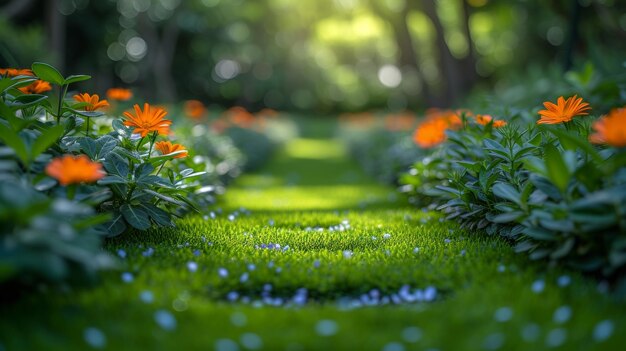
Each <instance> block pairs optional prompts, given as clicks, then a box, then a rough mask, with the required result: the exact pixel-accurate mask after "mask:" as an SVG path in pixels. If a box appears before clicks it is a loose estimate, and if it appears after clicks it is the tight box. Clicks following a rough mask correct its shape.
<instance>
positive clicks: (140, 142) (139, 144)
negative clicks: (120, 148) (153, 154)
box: [137, 137, 144, 151]
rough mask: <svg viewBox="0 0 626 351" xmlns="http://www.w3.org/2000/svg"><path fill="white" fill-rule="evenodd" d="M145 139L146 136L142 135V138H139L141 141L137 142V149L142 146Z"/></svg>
mask: <svg viewBox="0 0 626 351" xmlns="http://www.w3.org/2000/svg"><path fill="white" fill-rule="evenodd" d="M143 139H144V137H141V139H139V142H138V143H137V151H139V148H140V147H141V144H142V143H143Z"/></svg>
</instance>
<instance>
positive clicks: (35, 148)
mask: <svg viewBox="0 0 626 351" xmlns="http://www.w3.org/2000/svg"><path fill="white" fill-rule="evenodd" d="M64 132H65V127H64V126H62V125H60V124H59V125H55V126H54V127H51V128H49V129H47V130H44V131H43V132H42V133H41V135H40V136H39V137H38V138H37V139H35V142H34V143H33V145H32V147H31V149H30V157H31V160H34V159H35V158H36V157H37V156H39V154H41V153H42V152H44V151H46V150H47V149H48V148H49V147H50V145H52V144H54V143H55V142H56V141H57V140H59V138H60V137H61V136H62V135H63V133H64Z"/></svg>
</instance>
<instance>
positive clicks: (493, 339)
mask: <svg viewBox="0 0 626 351" xmlns="http://www.w3.org/2000/svg"><path fill="white" fill-rule="evenodd" d="M505 340H506V338H505V337H504V334H502V333H493V334H489V335H487V337H486V338H485V341H484V342H483V348H485V349H486V350H498V349H499V348H501V347H502V345H504V341H505Z"/></svg>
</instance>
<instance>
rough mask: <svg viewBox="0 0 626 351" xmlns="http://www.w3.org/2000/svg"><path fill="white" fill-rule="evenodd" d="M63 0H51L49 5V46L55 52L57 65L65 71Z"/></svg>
mask: <svg viewBox="0 0 626 351" xmlns="http://www.w3.org/2000/svg"><path fill="white" fill-rule="evenodd" d="M60 4H61V0H49V1H48V7H47V16H46V17H47V27H48V48H49V49H50V51H52V53H53V54H54V57H55V59H56V62H55V64H56V67H57V68H58V69H59V70H60V71H61V72H64V71H65V16H63V14H61V12H60V11H59V5H60Z"/></svg>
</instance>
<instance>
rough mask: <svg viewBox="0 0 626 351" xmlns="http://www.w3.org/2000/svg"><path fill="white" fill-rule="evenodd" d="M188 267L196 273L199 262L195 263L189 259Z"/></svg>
mask: <svg viewBox="0 0 626 351" xmlns="http://www.w3.org/2000/svg"><path fill="white" fill-rule="evenodd" d="M187 269H188V270H189V271H190V272H191V273H194V272H195V271H197V270H198V264H197V263H195V262H194V261H189V262H187Z"/></svg>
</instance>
